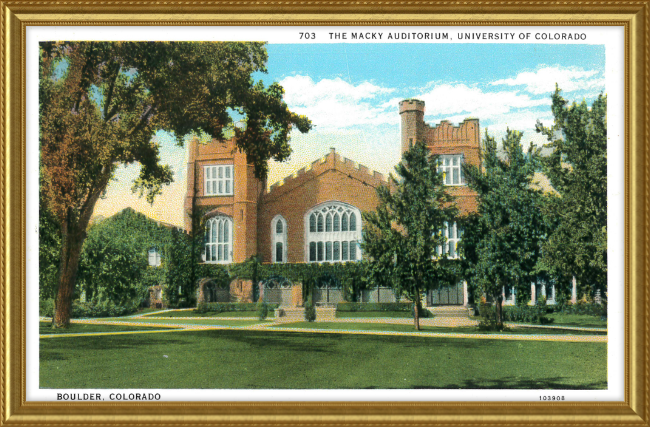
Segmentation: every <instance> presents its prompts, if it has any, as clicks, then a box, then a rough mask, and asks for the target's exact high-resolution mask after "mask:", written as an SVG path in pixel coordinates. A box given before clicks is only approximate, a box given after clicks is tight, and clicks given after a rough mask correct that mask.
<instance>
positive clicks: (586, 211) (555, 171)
mask: <svg viewBox="0 0 650 427" xmlns="http://www.w3.org/2000/svg"><path fill="white" fill-rule="evenodd" d="M552 101H553V104H552V111H553V116H554V118H555V123H554V125H553V126H552V127H544V126H542V125H541V123H538V124H537V131H538V132H541V133H543V134H544V135H546V137H547V138H548V140H549V144H548V145H547V146H548V147H550V148H551V149H552V150H553V151H552V153H551V154H550V155H549V156H547V157H546V158H544V159H543V165H544V172H545V174H546V175H547V176H548V178H549V179H550V181H551V184H552V185H553V188H555V190H557V192H558V193H559V197H557V198H554V199H553V200H552V205H551V206H552V208H553V212H554V213H555V216H556V217H557V219H558V221H557V222H558V224H557V227H556V228H555V230H554V231H553V233H552V234H551V235H550V236H549V238H548V240H547V241H546V243H545V244H544V252H543V253H544V255H543V261H544V264H546V265H547V266H548V267H549V269H551V270H553V271H555V272H556V274H557V275H559V276H563V277H570V276H574V277H576V279H577V281H578V283H579V285H580V288H581V291H582V292H585V293H587V294H593V293H594V292H595V291H596V290H601V291H606V290H607V97H606V96H603V95H602V94H601V95H599V96H598V98H596V100H595V101H594V102H593V104H592V105H591V108H589V107H588V106H587V103H586V102H585V101H582V102H581V103H580V104H577V103H575V102H573V103H572V104H569V102H568V101H567V100H566V99H564V98H563V97H562V95H561V91H560V89H558V88H557V87H556V89H555V93H554V94H553V95H552Z"/></svg>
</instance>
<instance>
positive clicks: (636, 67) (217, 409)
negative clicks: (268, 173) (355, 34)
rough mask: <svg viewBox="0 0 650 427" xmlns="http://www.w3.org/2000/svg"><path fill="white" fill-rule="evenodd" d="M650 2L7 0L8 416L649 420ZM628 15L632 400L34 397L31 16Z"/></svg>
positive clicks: (511, 21) (372, 22) (3, 191)
mask: <svg viewBox="0 0 650 427" xmlns="http://www.w3.org/2000/svg"><path fill="white" fill-rule="evenodd" d="M649 8H650V2H648V1H647V0H646V1H638V2H634V1H631V2H624V3H621V2H599V1H593V2H591V1H586V2H534V1H533V2H525V3H521V2H516V1H497V2H420V1H404V2H382V1H376V2H375V1H371V2H344V1H342V2H321V1H304V2H290V1H268V2H246V1H241V2H239V1H223V2H214V3H213V2H193V1H187V2H175V1H171V2H153V1H152V2H147V1H143V2H129V1H124V2H122V1H107V2H101V1H100V2H90V1H65V2H48V1H41V2H39V1H6V2H2V33H1V34H2V53H1V57H0V58H1V59H0V63H1V64H2V75H3V81H2V84H1V87H2V90H1V92H0V94H1V95H0V99H1V100H2V114H3V120H2V122H1V124H0V129H1V130H2V132H1V133H2V144H3V150H2V152H1V153H0V169H1V170H2V181H1V182H0V199H1V200H2V202H3V206H4V209H3V213H2V224H1V227H2V228H1V230H2V235H3V237H4V242H3V251H2V255H1V258H0V265H1V266H2V267H1V268H2V271H3V275H4V282H3V285H2V290H1V293H0V299H1V300H2V302H3V307H2V314H1V317H0V328H1V331H2V352H1V354H0V357H1V359H0V360H1V363H0V365H1V366H2V386H1V387H2V390H1V393H0V395H1V403H2V415H1V416H0V417H1V418H0V424H21V425H67V424H84V425H93V424H124V425H126V424H138V425H145V424H149V425H159V424H171V423H174V424H181V425H210V424H216V425H292V424H327V425H352V424H367V425H430V424H444V425H447V424H450V425H452V424H454V425H466V424H472V425H490V424H494V425H501V424H511V425H531V424H540V425H560V424H587V425H615V424H616V425H619V424H635V425H648V423H649V421H648V420H649V418H650V416H649V415H648V407H649V403H648V399H649V397H648V396H649V395H648V377H649V374H648V362H649V359H648V351H649V346H648V330H649V329H648V328H649V323H648V322H649V317H648V312H649V310H650V300H649V298H648V293H647V290H646V287H647V285H648V272H647V262H648V259H650V255H649V254H650V246H649V244H648V236H647V234H648V231H647V228H648V224H649V221H650V216H649V214H648V203H649V202H648V200H650V194H649V192H648V186H649V185H650V184H649V183H648V175H647V174H648V172H647V171H648V170H649V169H650V154H648V148H647V146H648V143H649V142H650V137H649V136H650V124H649V123H650V114H649V111H650V109H649V107H650V106H649V105H648V104H649V99H650V95H649V93H650V71H649V69H650V15H649V12H650V9H649ZM117 25H120V26H205V27H208V26H225V25H228V26H303V27H304V26H325V25H327V26H379V25H382V26H397V25H399V26H415V25H417V26H452V27H453V26H461V25H462V26H479V25H490V26H506V25H508V26H558V27H561V26H620V27H623V28H624V32H625V52H624V58H625V91H624V97H625V101H624V104H625V107H624V108H625V266H624V271H625V311H624V319H625V320H624V324H625V339H624V343H625V350H624V364H625V367H624V372H625V378H624V402H587V401H583V402H569V401H566V402H409V401H399V402H397V401H391V402H371V401H364V402H353V401H345V402H332V401H327V402H286V401H285V402H277V401H257V402H243V401H237V402H235V401H233V402H182V403H181V402H138V403H134V402H133V403H123V402H101V403H98V402H74V403H72V402H32V401H27V400H26V377H27V375H29V372H27V371H26V366H27V363H26V358H27V355H26V352H27V350H26V308H25V307H26V304H27V295H26V292H25V283H26V279H25V277H26V261H25V260H26V256H27V255H26V254H27V252H28V251H29V250H32V249H33V248H28V247H27V244H26V187H25V177H26V160H25V159H26V143H25V141H26V129H27V127H28V126H37V125H36V124H34V123H30V122H29V121H28V120H27V119H26V82H27V76H26V31H27V28H28V27H30V26H54V27H56V26H117Z"/></svg>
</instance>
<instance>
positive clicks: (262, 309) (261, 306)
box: [257, 301, 269, 320]
mask: <svg viewBox="0 0 650 427" xmlns="http://www.w3.org/2000/svg"><path fill="white" fill-rule="evenodd" d="M268 315H269V307H268V306H267V305H266V303H265V302H264V301H260V302H258V303H257V318H258V319H260V320H264V319H266V316H268Z"/></svg>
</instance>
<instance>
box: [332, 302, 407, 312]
mask: <svg viewBox="0 0 650 427" xmlns="http://www.w3.org/2000/svg"><path fill="white" fill-rule="evenodd" d="M412 308H413V304H411V303H410V302H382V303H374V302H361V303H359V302H340V303H338V304H337V306H336V311H340V312H353V311H411V309H412Z"/></svg>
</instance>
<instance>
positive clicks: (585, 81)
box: [490, 66, 605, 95]
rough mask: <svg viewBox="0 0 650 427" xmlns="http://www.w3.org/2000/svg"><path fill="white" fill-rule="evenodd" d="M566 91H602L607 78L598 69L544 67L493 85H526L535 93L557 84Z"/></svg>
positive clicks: (545, 92) (552, 87)
mask: <svg viewBox="0 0 650 427" xmlns="http://www.w3.org/2000/svg"><path fill="white" fill-rule="evenodd" d="M556 83H557V84H558V86H559V87H560V89H562V90H563V91H564V92H575V91H578V90H588V91H594V90H595V91H600V90H604V89H605V78H604V77H603V76H602V74H601V73H600V72H599V71H597V70H584V69H582V68H578V67H559V66H553V67H544V68H540V69H539V70H537V71H534V72H533V71H525V72H522V73H519V74H517V77H515V78H511V79H502V80H497V81H494V82H492V83H490V84H491V85H493V86H495V85H507V86H525V87H526V88H525V90H526V91H527V92H530V93H532V94H535V95H541V94H548V93H552V92H553V91H554V90H555V84H556Z"/></svg>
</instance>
